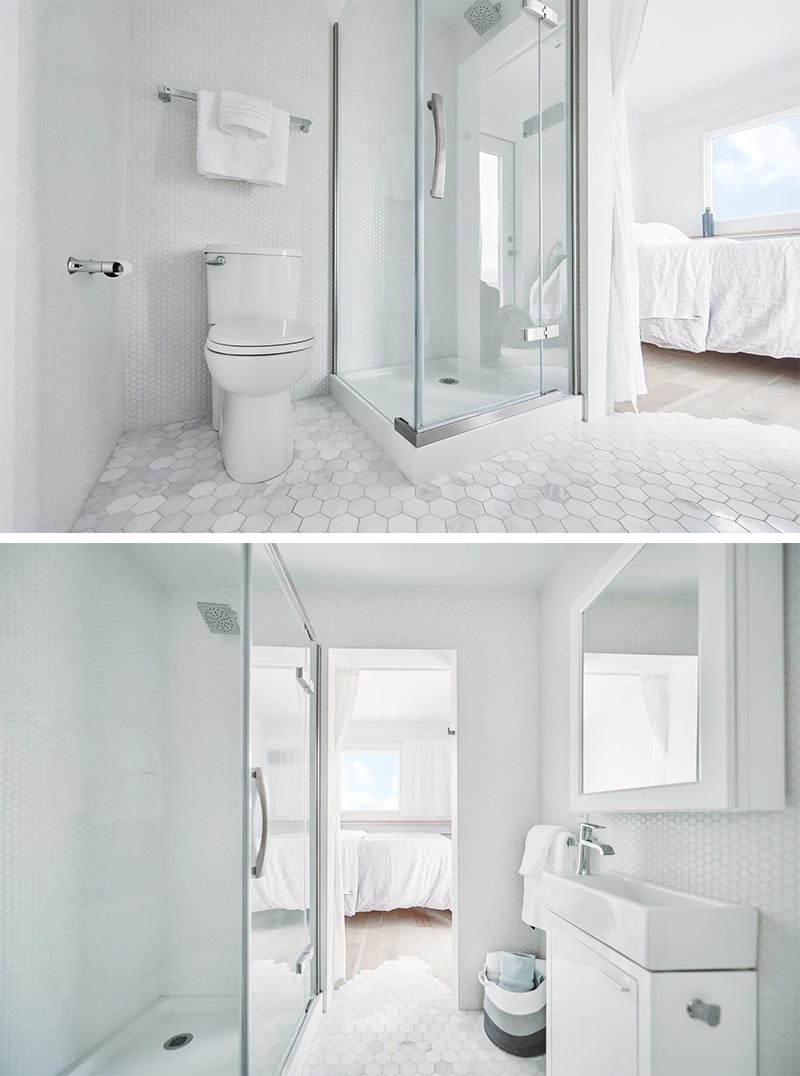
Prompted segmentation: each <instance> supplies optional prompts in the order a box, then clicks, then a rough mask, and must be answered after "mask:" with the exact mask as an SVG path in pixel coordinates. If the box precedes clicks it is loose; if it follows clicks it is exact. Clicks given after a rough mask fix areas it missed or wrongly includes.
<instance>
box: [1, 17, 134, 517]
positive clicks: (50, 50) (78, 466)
mask: <svg viewBox="0 0 800 1076" xmlns="http://www.w3.org/2000/svg"><path fill="white" fill-rule="evenodd" d="M127 48H128V42H127V6H126V5H125V4H109V3H103V2H100V0H94V2H93V0H85V2H84V0H81V2H78V3H69V4H63V3H58V2H56V0H53V2H47V0H45V2H33V3H23V4H21V5H20V11H19V103H18V117H19V146H18V174H17V261H16V289H17V304H16V334H15V342H14V343H13V344H11V342H9V344H10V346H9V351H10V353H11V354H13V362H14V380H15V386H14V438H15V447H14V452H13V465H12V467H13V477H14V486H15V505H14V529H15V530H18V531H25V530H30V531H34V530H66V529H68V528H69V526H70V524H71V523H72V521H73V519H74V518H75V516H76V515H77V513H78V510H79V509H80V507H81V505H82V503H83V501H84V500H85V498H86V496H87V494H88V492H89V490H90V489H91V487H92V486H93V485H94V483H95V481H96V479H97V476H98V475H99V474H100V472H101V471H102V470H103V467H104V465H105V462H106V460H107V459H108V456H109V454H110V452H111V450H112V448H113V447H114V444H115V443H116V441H117V439H118V437H119V435H120V433H121V432H122V419H123V372H122V363H123V350H124V349H123V345H124V341H123V332H124V302H125V298H126V294H127V292H128V288H129V282H128V281H124V280H119V281H112V280H108V279H106V278H105V277H89V276H83V275H80V276H75V277H70V276H69V275H68V274H67V271H66V262H67V258H68V257H70V256H75V257H79V258H87V257H96V258H120V257H122V256H123V234H122V232H123V198H124V178H125V153H126V136H125V130H126V122H125V107H126V86H127ZM12 249H13V248H12Z"/></svg>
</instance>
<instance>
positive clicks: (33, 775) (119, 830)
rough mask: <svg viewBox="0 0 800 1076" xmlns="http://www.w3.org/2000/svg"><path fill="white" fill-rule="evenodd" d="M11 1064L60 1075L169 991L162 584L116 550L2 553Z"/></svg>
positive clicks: (1, 899) (3, 933) (8, 1068)
mask: <svg viewBox="0 0 800 1076" xmlns="http://www.w3.org/2000/svg"><path fill="white" fill-rule="evenodd" d="M0 600H1V601H2V605H3V608H4V609H5V610H6V613H7V615H8V617H9V621H10V622H9V623H7V624H6V629H5V633H4V636H3V639H2V644H0V652H1V653H2V678H1V682H2V696H3V710H4V713H3V718H2V722H0V950H1V951H2V953H3V959H2V961H0V996H2V999H3V1003H2V1006H0V1069H1V1070H2V1071H3V1072H8V1073H12V1072H13V1073H16V1074H18V1076H23V1074H28V1073H30V1074H36V1076H38V1074H41V1073H44V1072H60V1071H61V1070H62V1068H64V1067H66V1066H67V1065H68V1064H70V1063H71V1062H72V1061H74V1060H75V1059H76V1058H77V1057H78V1056H79V1055H80V1054H82V1053H83V1052H84V1051H86V1050H87V1049H89V1048H90V1047H91V1046H93V1045H94V1044H95V1043H97V1042H98V1041H99V1040H100V1039H101V1038H103V1037H104V1036H105V1035H108V1034H109V1033H110V1032H111V1031H113V1030H115V1029H116V1028H117V1027H119V1026H120V1025H121V1024H122V1023H124V1022H125V1021H126V1020H128V1019H130V1018H131V1017H132V1016H133V1015H134V1014H135V1013H136V1012H138V1011H139V1010H140V1009H141V1008H142V1007H143V1006H145V1005H147V1004H148V1003H149V1002H151V1001H153V1000H154V999H155V998H156V997H157V996H158V994H159V993H160V986H161V984H160V973H161V963H162V947H163V944H164V941H165V937H164V933H163V920H162V910H163V905H164V896H165V890H164V874H163V869H164V862H165V847H164V843H163V828H162V825H163V822H162V820H163V811H164V795H165V783H164V782H165V775H164V769H163V750H164V742H163V714H164V711H163V701H164V700H163V695H162V691H161V679H160V670H161V648H162V633H161V627H160V624H161V621H160V587H159V586H158V585H157V584H155V583H153V582H152V581H151V580H150V579H149V578H148V577H147V576H146V575H145V573H144V572H142V571H141V570H140V569H139V568H138V567H136V566H134V565H133V564H132V563H131V561H130V560H129V559H128V557H127V555H126V553H125V552H124V551H123V550H122V549H119V548H116V547H114V546H93V547H91V548H90V547H88V546H75V545H72V546H65V545H61V546H48V545H39V546H32V545H28V546H24V545H7V546H4V547H3V549H2V552H0Z"/></svg>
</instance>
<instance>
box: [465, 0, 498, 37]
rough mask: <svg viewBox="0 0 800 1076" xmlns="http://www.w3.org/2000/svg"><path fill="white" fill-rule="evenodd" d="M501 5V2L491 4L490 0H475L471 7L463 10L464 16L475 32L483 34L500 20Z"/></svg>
mask: <svg viewBox="0 0 800 1076" xmlns="http://www.w3.org/2000/svg"><path fill="white" fill-rule="evenodd" d="M501 7H502V5H501V4H493V3H491V0H476V2H475V3H474V4H473V5H472V7H470V8H467V10H466V11H465V12H464V18H465V19H466V20H467V22H468V23H469V24H470V26H471V27H472V29H473V30H474V31H475V33H476V34H481V35H483V34H485V33H487V32H488V31H489V30H492V29H494V27H495V26H497V24H498V23H499V22H500V18H501V15H500V11H501Z"/></svg>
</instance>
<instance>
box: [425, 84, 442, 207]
mask: <svg viewBox="0 0 800 1076" xmlns="http://www.w3.org/2000/svg"><path fill="white" fill-rule="evenodd" d="M428 108H429V109H430V111H431V112H432V113H433V133H434V137H435V139H436V150H435V154H434V159H433V183H432V185H431V198H436V199H439V200H441V199H442V198H444V191H445V184H446V182H447V116H446V113H445V108H444V97H442V95H441V94H440V93H434V94H432V95H431V99H430V101H428Z"/></svg>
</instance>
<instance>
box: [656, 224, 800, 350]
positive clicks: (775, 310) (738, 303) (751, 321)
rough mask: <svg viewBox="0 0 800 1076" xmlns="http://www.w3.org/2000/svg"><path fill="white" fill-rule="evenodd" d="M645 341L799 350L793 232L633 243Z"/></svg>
mask: <svg viewBox="0 0 800 1076" xmlns="http://www.w3.org/2000/svg"><path fill="white" fill-rule="evenodd" d="M638 252H639V279H640V317H641V335H642V340H643V341H644V342H645V343H650V344H657V345H659V346H660V347H669V348H676V349H678V350H681V351H691V352H695V353H698V354H699V353H700V352H703V351H719V352H725V353H729V354H737V353H740V352H742V353H746V354H750V355H769V356H772V357H773V358H778V359H782V358H797V357H799V356H800V238H784V239H764V240H753V241H743V242H738V241H736V240H732V239H721V238H720V239H714V240H703V241H702V242H694V243H692V242H688V243H681V242H661V243H655V242H647V243H642V244H640V246H639V248H638Z"/></svg>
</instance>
